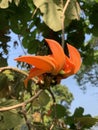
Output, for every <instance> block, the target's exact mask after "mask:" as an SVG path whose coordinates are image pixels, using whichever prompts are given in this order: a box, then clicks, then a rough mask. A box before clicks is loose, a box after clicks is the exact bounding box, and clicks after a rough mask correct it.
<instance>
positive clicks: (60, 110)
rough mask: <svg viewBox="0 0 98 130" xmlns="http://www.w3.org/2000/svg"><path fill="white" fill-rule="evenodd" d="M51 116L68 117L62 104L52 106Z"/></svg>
mask: <svg viewBox="0 0 98 130" xmlns="http://www.w3.org/2000/svg"><path fill="white" fill-rule="evenodd" d="M50 111H51V116H52V117H53V118H58V119H59V118H62V117H64V116H66V108H65V107H64V106H62V105H60V104H54V105H53V106H51V110H50Z"/></svg>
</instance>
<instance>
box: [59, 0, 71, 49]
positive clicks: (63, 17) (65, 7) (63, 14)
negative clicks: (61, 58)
mask: <svg viewBox="0 0 98 130" xmlns="http://www.w3.org/2000/svg"><path fill="white" fill-rule="evenodd" d="M69 2H70V0H67V1H66V3H65V5H64V4H63V0H61V5H62V8H63V12H62V48H63V49H64V40H65V31H64V29H65V27H64V21H65V12H66V9H67V7H68V4H69ZM63 5H64V7H63Z"/></svg>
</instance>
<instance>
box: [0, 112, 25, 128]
mask: <svg viewBox="0 0 98 130" xmlns="http://www.w3.org/2000/svg"><path fill="white" fill-rule="evenodd" d="M22 122H23V119H22V118H21V117H20V115H19V114H18V113H16V111H15V110H14V111H6V112H3V113H2V112H0V129H1V130H7V129H12V128H14V127H15V126H17V125H19V124H21V123H22Z"/></svg>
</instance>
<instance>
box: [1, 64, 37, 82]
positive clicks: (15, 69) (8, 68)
mask: <svg viewBox="0 0 98 130" xmlns="http://www.w3.org/2000/svg"><path fill="white" fill-rule="evenodd" d="M5 70H11V71H15V72H17V73H21V74H22V75H25V76H26V77H27V76H28V73H26V72H24V71H23V70H19V69H18V68H16V67H10V66H7V67H1V68H0V73H2V72H3V71H5ZM32 80H33V81H34V82H35V83H37V79H35V78H32Z"/></svg>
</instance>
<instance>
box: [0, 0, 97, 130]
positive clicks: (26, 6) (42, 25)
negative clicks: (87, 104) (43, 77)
mask: <svg viewBox="0 0 98 130" xmlns="http://www.w3.org/2000/svg"><path fill="white" fill-rule="evenodd" d="M97 10H98V0H89V1H86V0H49V1H48V2H47V0H40V1H39V0H1V1H0V18H1V19H0V67H1V68H0V72H1V73H0V98H1V99H0V106H2V107H3V109H2V108H1V111H5V112H3V113H2V112H0V119H1V120H0V127H1V128H2V130H5V129H14V130H18V129H21V130H24V129H27V130H28V129H33V128H35V129H37V130H38V129H43V130H44V129H45V130H47V129H50V130H52V129H54V130H55V129H56V130H57V129H58V130H60V129H66V130H67V129H68V128H67V125H69V130H70V129H74V130H76V129H77V130H78V129H81V130H82V129H84V128H89V127H91V126H92V125H93V124H95V122H96V121H97V119H95V118H91V116H90V115H85V116H84V115H83V108H79V109H76V111H75V113H74V114H73V115H72V117H70V115H69V111H68V108H69V105H70V104H71V101H72V100H73V96H72V94H71V93H70V92H69V91H68V89H67V87H64V86H61V85H59V86H58V87H53V88H52V92H51V91H44V92H41V91H39V87H38V85H36V79H35V80H34V81H33V84H32V82H31V81H30V82H29V84H28V88H27V89H25V87H24V83H23V81H24V78H25V77H26V76H27V75H28V74H27V73H26V72H24V71H21V70H18V69H17V68H12V67H6V66H8V54H9V48H10V47H11V46H12V44H13V46H14V47H17V46H19V44H21V46H22V48H25V49H27V51H26V52H25V53H26V54H28V53H29V54H40V55H45V54H49V48H48V47H47V46H46V44H45V43H44V38H50V39H54V40H56V41H58V42H59V43H60V44H61V45H62V47H63V48H64V51H65V54H66V55H68V50H67V48H66V43H67V42H68V43H70V44H72V45H73V46H75V47H76V48H77V49H78V50H79V51H80V53H81V56H82V60H83V64H82V67H81V70H80V71H79V73H78V74H77V75H76V76H75V78H76V79H77V81H78V83H79V84H80V85H83V84H86V83H87V82H91V83H92V84H93V85H94V86H98V80H97V78H98V76H97V74H98V70H97V67H98V38H97V37H98V33H97V32H98V24H97V23H98V17H97V15H98V14H97ZM12 33H15V34H17V36H18V38H19V41H20V42H18V40H17V39H16V40H15V41H14V42H13V43H12V44H11V45H10V44H9V42H10V41H11V38H12V37H13V35H12ZM88 37H89V41H87V40H86V38H87V39H88ZM17 65H18V67H21V68H22V69H25V70H26V71H28V70H29V69H30V67H31V66H29V65H27V64H19V63H18V64H17ZM54 86H55V85H54ZM37 92H38V93H37ZM36 93H37V94H36ZM61 95H62V96H61ZM32 96H33V98H32ZM54 96H55V98H56V100H57V101H56V104H55V105H54ZM45 97H46V98H45ZM25 100H26V102H25ZM52 100H53V101H52ZM32 101H33V103H31V102H32ZM16 104H18V105H19V106H15V105H16ZM13 105H14V107H15V108H16V109H12V107H11V108H9V107H8V106H13ZM42 106H43V107H42ZM4 107H7V108H4ZM6 109H7V110H10V111H6ZM61 111H62V113H61ZM54 113H55V114H54ZM9 116H10V119H9ZM67 117H68V118H67ZM36 118H37V119H36ZM66 118H67V119H66ZM73 118H75V120H73ZM13 120H14V122H13ZM85 120H89V122H87V123H86V124H85V123H84V122H85ZM79 122H81V123H82V125H81V124H78V123H79ZM10 124H11V125H10Z"/></svg>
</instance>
